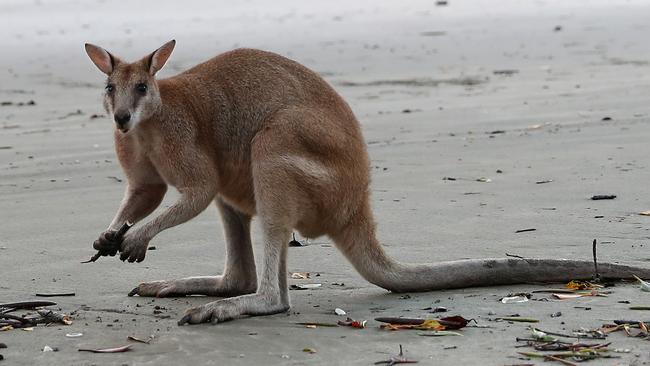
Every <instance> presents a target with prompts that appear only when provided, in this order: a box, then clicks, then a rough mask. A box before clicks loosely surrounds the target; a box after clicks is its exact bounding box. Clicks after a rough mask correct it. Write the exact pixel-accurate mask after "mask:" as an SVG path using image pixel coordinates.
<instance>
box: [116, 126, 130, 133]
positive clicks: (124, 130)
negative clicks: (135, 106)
mask: <svg viewBox="0 0 650 366" xmlns="http://www.w3.org/2000/svg"><path fill="white" fill-rule="evenodd" d="M117 129H118V130H120V132H122V133H127V132H129V128H128V127H118V128H117Z"/></svg>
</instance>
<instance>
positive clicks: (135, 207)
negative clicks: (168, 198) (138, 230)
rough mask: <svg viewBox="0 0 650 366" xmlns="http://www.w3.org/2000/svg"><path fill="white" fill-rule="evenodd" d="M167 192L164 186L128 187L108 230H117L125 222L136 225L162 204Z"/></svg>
mask: <svg viewBox="0 0 650 366" xmlns="http://www.w3.org/2000/svg"><path fill="white" fill-rule="evenodd" d="M165 192H167V185H165V184H146V185H141V186H138V187H131V186H128V187H127V188H126V190H125V192H124V198H123V199H122V203H120V208H119V209H118V210H117V213H116V214H115V217H114V218H113V221H112V222H111V224H110V225H109V227H108V229H109V230H118V229H119V228H120V227H121V226H122V224H124V223H125V222H126V221H130V222H132V223H136V222H138V221H140V220H142V219H144V218H145V217H147V216H149V214H151V213H152V212H153V211H154V210H155V209H156V208H157V207H158V206H159V205H160V202H162V199H163V198H164V197H165Z"/></svg>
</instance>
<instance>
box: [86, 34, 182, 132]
mask: <svg viewBox="0 0 650 366" xmlns="http://www.w3.org/2000/svg"><path fill="white" fill-rule="evenodd" d="M175 44H176V41H173V40H172V41H169V42H167V43H165V44H164V45H163V46H162V47H160V48H159V49H157V50H155V51H154V52H152V53H151V54H150V55H148V56H145V57H144V58H142V59H141V60H139V61H136V62H133V63H128V62H124V61H122V60H120V59H118V58H117V57H115V56H113V55H112V54H110V53H109V52H108V51H106V50H105V49H103V48H101V47H98V46H95V45H92V44H88V43H86V53H88V56H89V57H90V59H91V60H92V61H93V63H94V64H95V65H96V66H97V67H98V68H99V69H100V70H101V71H102V72H103V73H104V74H106V75H108V78H107V79H106V93H105V95H104V107H105V108H106V112H107V113H108V114H109V115H111V116H112V117H113V119H114V120H115V125H116V127H117V128H118V129H119V130H120V131H122V132H124V133H126V132H128V131H129V130H131V129H133V128H134V127H135V126H136V125H137V124H138V123H139V122H140V121H142V120H146V119H147V118H149V117H151V116H152V115H153V114H154V113H155V112H156V111H157V110H158V109H159V108H160V106H161V105H162V101H161V100H160V92H159V90H158V85H157V83H156V79H155V75H156V73H157V72H158V71H159V70H160V69H162V67H163V65H165V62H167V59H168V58H169V56H170V55H171V53H172V50H173V49H174V45H175Z"/></svg>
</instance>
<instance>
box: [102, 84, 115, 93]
mask: <svg viewBox="0 0 650 366" xmlns="http://www.w3.org/2000/svg"><path fill="white" fill-rule="evenodd" d="M104 89H106V92H107V93H112V92H113V90H115V86H113V84H108V85H106V88H104Z"/></svg>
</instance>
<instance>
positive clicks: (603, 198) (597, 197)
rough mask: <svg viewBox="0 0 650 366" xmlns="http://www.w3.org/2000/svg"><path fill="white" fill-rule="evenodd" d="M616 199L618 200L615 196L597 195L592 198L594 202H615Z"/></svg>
mask: <svg viewBox="0 0 650 366" xmlns="http://www.w3.org/2000/svg"><path fill="white" fill-rule="evenodd" d="M614 198H616V195H615V194H597V195H595V196H591V199H592V200H594V201H599V200H613V199H614Z"/></svg>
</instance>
